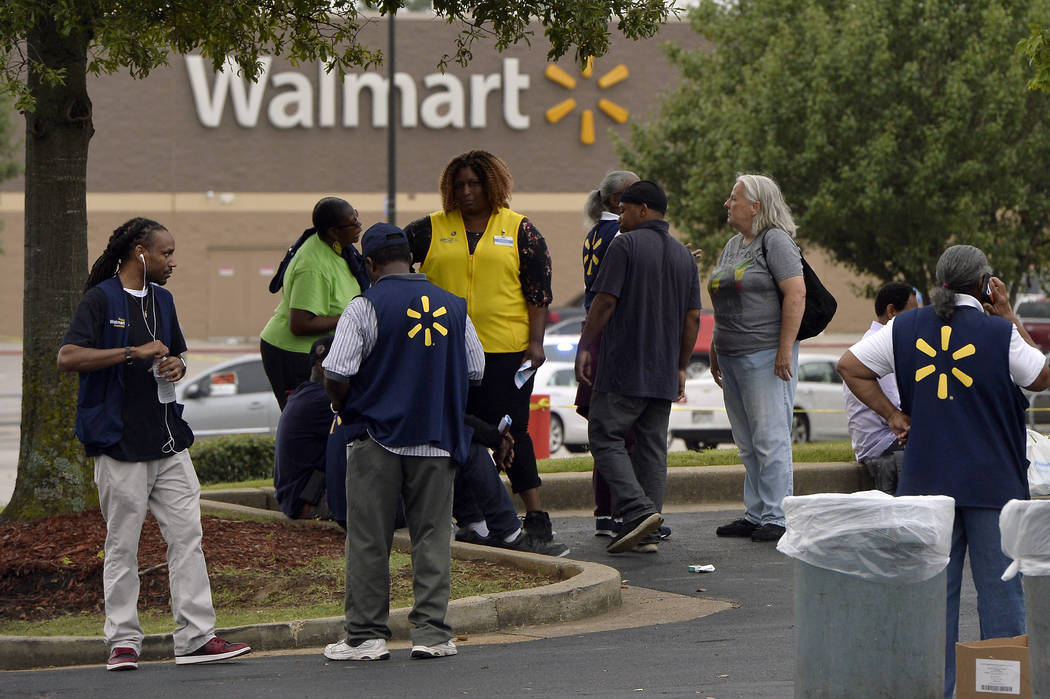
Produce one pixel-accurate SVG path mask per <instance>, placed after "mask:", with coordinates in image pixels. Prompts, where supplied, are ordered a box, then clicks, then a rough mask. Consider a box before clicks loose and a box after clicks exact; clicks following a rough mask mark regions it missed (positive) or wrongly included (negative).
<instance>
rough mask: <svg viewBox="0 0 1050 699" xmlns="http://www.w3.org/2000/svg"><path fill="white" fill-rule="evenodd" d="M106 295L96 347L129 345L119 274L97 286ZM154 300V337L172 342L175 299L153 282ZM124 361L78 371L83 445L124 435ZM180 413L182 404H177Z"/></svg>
mask: <svg viewBox="0 0 1050 699" xmlns="http://www.w3.org/2000/svg"><path fill="white" fill-rule="evenodd" d="M95 288H98V289H101V290H102V291H103V292H104V293H105V295H106V325H105V327H104V328H103V330H102V336H101V338H100V340H99V345H98V349H113V348H114V347H127V346H128V297H127V294H126V293H125V292H124V287H123V285H122V284H121V283H120V278H119V277H111V278H109V279H107V280H106V281H104V282H101V283H100V284H99V285H98V286H97V287H95ZM152 288H153V294H154V298H156V300H157V308H158V311H157V314H158V317H159V320H160V327H158V328H157V335H158V337H157V339H158V340H160V341H161V342H163V343H164V344H165V345H170V344H171V332H172V328H171V323H172V319H173V318H175V302H174V300H173V299H172V296H171V292H170V291H168V290H167V289H165V288H163V287H160V286H157V285H156V284H153V285H152ZM123 407H124V363H123V362H121V363H120V364H115V365H113V366H111V367H106V368H105V369H99V370H97V371H85V372H81V373H80V388H79V391H78V394H77V419H76V428H75V430H74V431H75V433H76V435H77V438H78V439H79V440H80V442H81V443H82V444H83V445H84V446H89V447H97V448H105V447H109V446H113V445H114V444H116V443H117V442H119V441H120V440H121V438H122V437H123V435H124V420H123V418H122V417H121V411H122V410H123ZM176 411H177V413H178V414H179V415H181V414H182V410H181V406H177V407H176Z"/></svg>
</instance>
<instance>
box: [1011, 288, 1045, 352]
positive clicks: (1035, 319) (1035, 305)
mask: <svg viewBox="0 0 1050 699" xmlns="http://www.w3.org/2000/svg"><path fill="white" fill-rule="evenodd" d="M1014 313H1015V314H1016V315H1017V318H1018V319H1019V320H1020V321H1021V325H1023V326H1024V329H1025V330H1027V331H1028V334H1029V335H1031V336H1032V341H1033V342H1035V344H1037V345H1039V347H1040V349H1042V350H1043V351H1044V352H1047V351H1050V299H1047V298H1041V299H1036V300H1032V301H1021V302H1020V303H1018V304H1017V308H1015V309H1014Z"/></svg>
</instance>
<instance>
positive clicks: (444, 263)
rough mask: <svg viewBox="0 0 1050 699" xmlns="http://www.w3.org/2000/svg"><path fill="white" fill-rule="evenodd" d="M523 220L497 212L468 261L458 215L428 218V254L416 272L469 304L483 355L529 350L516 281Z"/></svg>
mask: <svg viewBox="0 0 1050 699" xmlns="http://www.w3.org/2000/svg"><path fill="white" fill-rule="evenodd" d="M524 218H525V217H524V216H522V215H521V214H518V213H515V212H513V211H511V210H510V209H497V210H496V211H495V212H494V213H493V214H492V215H491V216H489V224H488V227H487V228H486V229H485V234H484V235H482V236H481V240H479V241H478V245H477V247H476V248H475V249H474V254H473V255H471V254H470V247H469V245H468V243H467V234H466V227H465V226H464V225H463V216H462V215H461V214H460V213H459V209H456V210H454V211H450V212H447V213H446V212H444V211H435V212H434V213H432V214H430V226H431V231H432V233H431V237H430V248H429V249H428V250H427V257H426V260H424V261H423V265H422V266H421V267H420V271H422V272H423V273H424V274H426V275H427V279H429V280H430V281H432V282H433V283H435V284H437V285H438V286H440V287H441V288H442V289H444V290H446V291H448V292H451V293H453V294H455V295H456V296H459V297H461V298H464V299H466V300H467V314H468V315H469V316H470V320H471V321H472V322H473V323H474V328H475V330H477V332H478V338H479V339H480V340H481V346H482V347H484V348H485V351H486V352H520V351H522V350H524V349H526V348H527V347H528V346H529V309H528V306H527V305H526V303H525V296H524V294H522V291H521V278H520V277H519V275H518V267H519V264H520V262H519V260H518V227H519V226H520V225H521V222H522V220H523V219H524Z"/></svg>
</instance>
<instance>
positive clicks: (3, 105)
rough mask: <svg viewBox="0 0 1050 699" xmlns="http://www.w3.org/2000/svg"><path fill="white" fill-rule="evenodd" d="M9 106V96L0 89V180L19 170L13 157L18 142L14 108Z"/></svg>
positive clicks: (10, 104) (12, 175) (11, 175)
mask: <svg viewBox="0 0 1050 699" xmlns="http://www.w3.org/2000/svg"><path fill="white" fill-rule="evenodd" d="M11 107H12V103H11V96H10V95H7V94H5V93H4V92H3V91H2V90H0V182H2V181H3V180H6V179H7V178H9V177H14V176H15V175H17V174H18V173H19V172H21V168H20V167H19V165H18V160H17V159H16V158H15V149H16V148H17V147H18V146H19V143H18V141H17V139H16V138H15V125H14V119H13V116H14V110H12V108H11Z"/></svg>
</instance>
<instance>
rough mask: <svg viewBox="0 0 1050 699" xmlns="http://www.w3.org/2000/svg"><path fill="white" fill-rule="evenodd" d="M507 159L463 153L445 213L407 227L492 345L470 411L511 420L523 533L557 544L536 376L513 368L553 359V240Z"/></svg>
mask: <svg viewBox="0 0 1050 699" xmlns="http://www.w3.org/2000/svg"><path fill="white" fill-rule="evenodd" d="M511 182H512V180H511V176H510V171H509V170H508V169H507V165H506V163H504V162H503V161H502V160H500V159H499V158H497V157H496V156H494V155H492V154H491V153H488V152H486V151H483V150H473V151H469V152H467V153H463V154H461V155H458V156H456V157H455V158H453V159H452V161H451V162H449V164H448V165H446V166H445V170H444V172H442V173H441V183H440V188H441V205H442V210H441V211H435V212H434V213H432V214H430V215H429V216H427V217H425V218H421V219H419V220H418V221H413V222H412V223H410V224H408V225H407V226H405V233H406V234H408V237H409V241H410V243H411V246H412V256H413V258H414V259H415V261H416V262H417V263H419V264H420V271H422V272H424V273H425V274H426V275H427V278H428V279H430V281H432V282H433V283H434V284H437V285H438V286H439V287H441V288H442V289H445V290H446V291H449V292H451V293H453V294H455V295H456V296H460V297H462V298H465V299H466V300H467V313H468V314H469V315H470V318H471V320H472V321H473V322H474V327H475V328H476V329H477V332H478V337H479V338H481V345H482V347H484V349H485V378H484V379H483V381H482V383H481V385H480V386H476V387H472V388H471V389H470V395H469V398H468V403H467V412H468V413H470V414H471V415H474V416H475V417H478V418H480V419H481V420H484V421H485V422H488V423H490V424H493V425H495V424H498V423H499V421H500V418H502V417H503V416H504V415H510V417H511V428H510V431H511V435H512V436H513V437H514V463H513V465H512V466H511V467H510V468H509V469H508V471H507V475H508V476H509V477H510V482H511V487H512V488H513V489H514V492H515V493H517V494H518V495H520V496H521V499H522V502H523V503H524V505H525V522H524V525H525V533H526V534H527V535H528V536H530V537H531V538H532V539H534V540H536V541H539V542H543V543H549V542H550V541H551V538H552V537H551V535H552V532H551V521H550V516H549V515H548V514H547V513H546V512H544V511H543V510H542V509H541V506H540V496H539V487H540V477H539V473H538V472H537V470H536V454H535V452H534V450H533V444H532V439H531V438H530V437H529V432H528V427H529V400H530V398H531V396H532V386H533V380H532V375H531V373H530V374H528V380H527V381H526V382H525V383H524V384H523V385H521V386H520V387H519V386H517V385H515V374H516V373H517V372H518V369H519V367H522V366H523V365H524V363H525V362H528V363H529V365H530V367H531V369H532V370H535V369H537V368H538V367H539V366H540V365H541V364H543V361H544V359H545V356H544V352H543V331H544V329H545V328H546V325H547V307H548V306H549V305H550V302H551V258H550V253H549V252H548V251H547V242H546V241H545V240H544V239H543V236H542V235H540V232H539V231H538V230H536V227H535V226H534V225H532V223H531V222H530V221H529V219H527V218H525V217H524V216H523V215H521V214H519V213H516V212H514V211H511V210H510V209H509V208H507V207H508V201H509V200H510V188H511Z"/></svg>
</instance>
